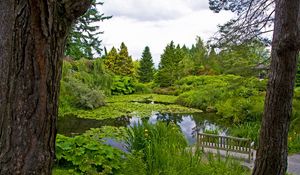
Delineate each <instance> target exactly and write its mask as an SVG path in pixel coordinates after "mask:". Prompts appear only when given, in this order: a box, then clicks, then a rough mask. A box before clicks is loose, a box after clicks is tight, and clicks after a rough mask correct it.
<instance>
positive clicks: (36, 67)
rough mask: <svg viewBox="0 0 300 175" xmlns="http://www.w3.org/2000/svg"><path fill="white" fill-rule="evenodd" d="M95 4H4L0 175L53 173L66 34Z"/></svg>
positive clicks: (0, 14) (52, 0) (66, 0)
mask: <svg viewBox="0 0 300 175" xmlns="http://www.w3.org/2000/svg"><path fill="white" fill-rule="evenodd" d="M90 4H91V2H90V0H77V1H73V0H44V1H41V0H26V1H19V0H1V1H0V80H1V81H0V175H19V174H20V175H21V174H22V175H27V174H28V175H29V174H37V175H44V174H51V168H52V164H53V160H54V156H55V149H54V148H55V137H56V117H57V113H58V110H57V109H58V95H59V81H60V77H61V67H62V56H63V51H64V45H65V41H66V36H67V33H68V31H69V28H70V27H71V24H72V22H73V21H74V20H75V19H76V18H77V17H79V16H80V15H82V14H83V13H84V12H85V11H86V10H87V9H88V8H89V6H90Z"/></svg>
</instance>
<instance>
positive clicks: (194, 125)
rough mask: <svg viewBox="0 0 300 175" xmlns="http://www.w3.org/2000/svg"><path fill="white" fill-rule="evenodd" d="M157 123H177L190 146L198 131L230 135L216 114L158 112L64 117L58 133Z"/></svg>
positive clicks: (59, 121)
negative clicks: (143, 114)
mask: <svg viewBox="0 0 300 175" xmlns="http://www.w3.org/2000/svg"><path fill="white" fill-rule="evenodd" d="M157 121H165V122H174V123H176V124H177V125H178V126H179V127H180V129H181V131H182V133H183V134H184V135H185V137H186V138H187V140H188V142H189V143H190V144H193V143H195V141H196V140H195V134H196V132H197V131H199V132H204V131H205V132H210V133H211V132H215V133H217V134H219V135H227V133H228V132H227V130H228V129H227V127H226V126H225V125H222V124H221V123H220V122H218V121H217V116H216V114H214V113H192V114H161V113H158V112H153V113H152V115H151V116H150V117H144V118H140V117H139V116H134V117H129V116H124V117H119V118H115V119H105V120H93V119H82V118H77V117H75V116H72V117H64V118H61V119H59V120H58V133H59V134H63V135H66V136H72V135H78V134H81V133H83V132H85V131H86V130H88V129H90V128H100V127H102V126H117V127H120V126H124V127H130V126H133V125H135V124H138V123H142V122H149V123H152V124H154V123H156V122H157Z"/></svg>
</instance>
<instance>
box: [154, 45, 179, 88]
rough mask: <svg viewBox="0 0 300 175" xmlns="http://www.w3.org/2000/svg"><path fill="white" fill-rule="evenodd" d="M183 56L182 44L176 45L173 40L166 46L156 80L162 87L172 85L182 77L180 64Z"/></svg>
mask: <svg viewBox="0 0 300 175" xmlns="http://www.w3.org/2000/svg"><path fill="white" fill-rule="evenodd" d="M183 57H184V53H183V51H182V50H181V48H180V46H177V47H175V45H174V42H173V41H172V42H171V43H170V44H168V45H167V46H166V48H165V50H164V53H163V54H162V55H161V60H160V63H159V67H158V72H157V73H156V75H155V82H156V83H157V84H158V85H159V86H160V87H167V86H171V85H173V84H174V82H175V81H176V80H179V79H180V78H181V77H182V75H181V71H180V66H179V64H180V62H181V61H182V59H183Z"/></svg>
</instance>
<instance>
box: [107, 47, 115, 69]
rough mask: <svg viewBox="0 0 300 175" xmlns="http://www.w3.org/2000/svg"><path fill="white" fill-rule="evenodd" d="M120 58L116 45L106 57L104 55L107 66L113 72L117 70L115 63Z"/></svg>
mask: <svg viewBox="0 0 300 175" xmlns="http://www.w3.org/2000/svg"><path fill="white" fill-rule="evenodd" d="M117 59H118V52H117V49H116V48H115V47H113V48H112V49H111V50H110V51H109V52H108V54H107V55H106V57H104V64H105V66H106V67H107V68H108V69H109V70H110V71H112V72H116V70H114V69H115V64H116V62H117Z"/></svg>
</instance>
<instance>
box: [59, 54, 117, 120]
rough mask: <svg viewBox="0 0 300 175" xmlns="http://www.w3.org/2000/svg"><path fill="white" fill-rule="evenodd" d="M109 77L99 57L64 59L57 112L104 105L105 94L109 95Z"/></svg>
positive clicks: (110, 81) (110, 79) (61, 113)
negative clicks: (75, 59) (76, 59)
mask: <svg viewBox="0 0 300 175" xmlns="http://www.w3.org/2000/svg"><path fill="white" fill-rule="evenodd" d="M111 77H112V76H111V75H110V74H109V73H108V72H107V70H105V68H104V66H103V63H102V60H101V59H96V60H86V59H81V60H78V61H73V60H64V64H63V68H62V80H61V88H60V97H59V114H60V115H63V114H64V113H65V112H68V111H72V110H73V109H74V108H82V109H94V108H98V107H100V106H103V105H105V95H110V89H111V85H112V78H111Z"/></svg>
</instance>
